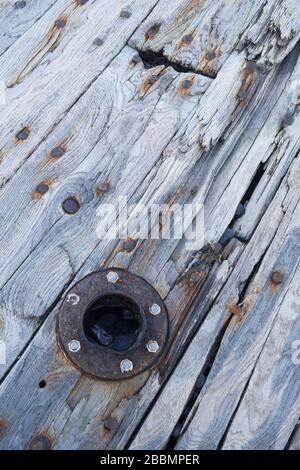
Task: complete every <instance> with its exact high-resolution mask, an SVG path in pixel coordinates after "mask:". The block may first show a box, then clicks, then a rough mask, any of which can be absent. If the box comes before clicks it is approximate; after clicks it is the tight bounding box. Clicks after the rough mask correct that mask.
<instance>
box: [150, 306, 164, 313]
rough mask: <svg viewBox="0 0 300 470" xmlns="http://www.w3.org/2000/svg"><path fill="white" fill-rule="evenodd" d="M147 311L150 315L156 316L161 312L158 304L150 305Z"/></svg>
mask: <svg viewBox="0 0 300 470" xmlns="http://www.w3.org/2000/svg"><path fill="white" fill-rule="evenodd" d="M149 310H150V313H152V315H158V314H159V313H160V312H161V308H160V306H159V305H158V304H152V305H151V307H150V309H149Z"/></svg>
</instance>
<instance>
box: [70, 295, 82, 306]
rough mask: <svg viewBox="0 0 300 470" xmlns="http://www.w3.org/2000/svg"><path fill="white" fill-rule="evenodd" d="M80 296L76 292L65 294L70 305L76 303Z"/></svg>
mask: <svg viewBox="0 0 300 470" xmlns="http://www.w3.org/2000/svg"><path fill="white" fill-rule="evenodd" d="M79 300H80V298H79V296H78V295H77V294H72V293H71V294H68V296H67V302H70V304H72V305H77V304H78V302H79Z"/></svg>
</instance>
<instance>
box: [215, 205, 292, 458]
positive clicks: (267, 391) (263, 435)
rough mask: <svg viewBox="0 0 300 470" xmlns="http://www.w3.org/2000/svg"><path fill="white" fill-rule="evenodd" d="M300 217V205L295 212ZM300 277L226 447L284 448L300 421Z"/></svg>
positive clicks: (284, 305) (288, 296)
mask: <svg viewBox="0 0 300 470" xmlns="http://www.w3.org/2000/svg"><path fill="white" fill-rule="evenodd" d="M294 217H298V218H299V207H298V206H297V209H296V210H295V212H294ZM299 276H300V271H299V270H298V271H296V273H295V275H294V278H293V279H292V281H291V283H290V285H289V290H288V292H287V294H286V296H285V298H284V299H283V302H282V304H281V306H280V309H279V312H278V314H277V317H276V320H275V323H274V325H273V327H272V330H271V332H270V334H269V337H268V339H267V341H266V344H265V346H264V348H263V351H262V353H261V355H260V357H259V359H258V361H257V364H256V366H255V369H254V372H253V375H252V377H251V380H250V383H249V385H248V387H247V391H246V393H245V396H244V397H243V400H242V403H241V405H240V406H239V408H238V411H237V414H236V416H235V417H234V419H233V422H232V424H231V425H230V428H229V431H228V434H227V436H226V439H225V443H224V445H223V448H224V449H247V448H248V449H275V450H276V449H277V450H278V449H283V448H284V447H285V446H286V444H287V442H288V440H289V437H290V435H291V433H292V431H293V429H294V427H295V425H296V424H297V422H298V419H299V410H300V387H299V385H300V368H299V364H295V363H293V342H294V341H298V340H299V338H300V322H299V309H300V306H299Z"/></svg>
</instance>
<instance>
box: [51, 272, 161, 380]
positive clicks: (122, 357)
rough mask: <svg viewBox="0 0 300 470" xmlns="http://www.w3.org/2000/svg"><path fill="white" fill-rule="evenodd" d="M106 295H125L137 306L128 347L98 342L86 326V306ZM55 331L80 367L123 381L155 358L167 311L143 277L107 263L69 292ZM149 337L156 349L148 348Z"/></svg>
mask: <svg viewBox="0 0 300 470" xmlns="http://www.w3.org/2000/svg"><path fill="white" fill-rule="evenodd" d="M113 274H115V275H116V276H115V277H114V276H113ZM108 296H113V297H114V298H115V297H117V296H120V298H122V299H124V298H125V299H128V301H129V302H132V303H134V304H135V305H136V306H137V308H138V312H139V324H140V325H139V332H138V335H137V338H136V341H134V343H133V344H132V345H131V346H130V347H129V348H128V349H126V350H115V349H112V348H109V347H107V346H104V345H101V344H96V343H95V342H92V341H91V339H90V338H88V337H87V335H86V332H85V330H84V326H83V323H84V316H85V315H86V312H87V310H88V308H89V306H91V305H92V304H93V303H94V302H95V301H97V299H101V298H104V297H106V298H107V297H108ZM153 307H154V308H153ZM158 307H159V308H158ZM153 311H154V312H155V314H154V313H151V312H153ZM57 333H58V335H57V336H58V341H59V343H60V345H61V347H62V348H63V350H64V352H65V354H66V355H67V356H68V357H69V359H70V360H71V361H72V362H73V364H74V365H75V366H76V367H78V368H79V369H80V370H81V371H82V372H85V373H88V374H91V375H93V376H96V377H99V378H101V379H105V380H121V379H126V378H128V377H132V376H134V375H137V374H139V373H141V372H142V371H144V370H145V369H148V368H151V367H153V366H154V365H155V364H156V363H157V362H158V360H159V358H160V357H161V355H162V353H163V350H164V347H165V345H166V342H167V336H168V315H167V311H166V308H165V306H164V303H163V301H162V299H161V298H160V296H159V295H158V293H157V292H156V290H155V289H154V288H153V287H152V286H151V285H150V284H149V283H148V282H147V281H145V280H144V279H143V278H141V277H139V276H136V275H135V274H132V273H130V272H127V271H125V270H122V269H114V268H111V269H108V270H102V271H99V272H95V273H92V274H90V275H88V276H87V277H85V278H84V279H82V280H81V281H80V282H79V283H77V284H76V285H75V286H74V287H73V288H72V289H71V290H70V291H69V292H68V293H67V295H66V297H65V299H64V301H63V303H62V306H61V309H60V313H59V316H58V324H57ZM151 341H154V342H155V343H157V345H158V348H157V346H156V348H155V352H153V349H154V348H151V347H150V348H149V343H150V344H153V343H151ZM76 342H77V343H76ZM75 343H76V347H75ZM124 361H126V366H127V364H128V363H129V364H130V362H131V363H132V367H125V368H124V367H123V366H122V365H123V364H124V363H125V362H124Z"/></svg>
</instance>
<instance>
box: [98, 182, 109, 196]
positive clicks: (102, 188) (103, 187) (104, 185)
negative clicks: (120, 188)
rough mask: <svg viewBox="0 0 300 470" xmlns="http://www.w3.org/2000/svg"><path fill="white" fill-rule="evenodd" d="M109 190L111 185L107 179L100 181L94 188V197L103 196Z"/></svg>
mask: <svg viewBox="0 0 300 470" xmlns="http://www.w3.org/2000/svg"><path fill="white" fill-rule="evenodd" d="M110 189H111V184H110V181H109V179H108V178H105V179H104V180H102V181H100V183H99V184H98V185H97V187H96V195H97V196H98V197H101V196H103V195H104V194H105V193H107V192H108V191H109V190H110Z"/></svg>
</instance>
